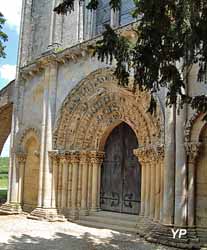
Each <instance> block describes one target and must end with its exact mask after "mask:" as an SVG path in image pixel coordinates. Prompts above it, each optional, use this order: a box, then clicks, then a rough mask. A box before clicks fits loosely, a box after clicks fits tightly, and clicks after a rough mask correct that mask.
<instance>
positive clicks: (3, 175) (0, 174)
mask: <svg viewBox="0 0 207 250" xmlns="http://www.w3.org/2000/svg"><path fill="white" fill-rule="evenodd" d="M8 168H9V158H8V157H0V188H7V185H8Z"/></svg>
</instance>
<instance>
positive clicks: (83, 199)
mask: <svg viewBox="0 0 207 250" xmlns="http://www.w3.org/2000/svg"><path fill="white" fill-rule="evenodd" d="M82 168H83V173H82V195H81V210H82V213H83V214H87V191H88V163H87V162H85V163H83V165H82Z"/></svg>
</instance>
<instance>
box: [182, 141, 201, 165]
mask: <svg viewBox="0 0 207 250" xmlns="http://www.w3.org/2000/svg"><path fill="white" fill-rule="evenodd" d="M200 146H201V143H200V142H185V149H186V153H187V156H188V157H189V161H190V162H195V160H196V157H197V156H198V153H199V149H200Z"/></svg>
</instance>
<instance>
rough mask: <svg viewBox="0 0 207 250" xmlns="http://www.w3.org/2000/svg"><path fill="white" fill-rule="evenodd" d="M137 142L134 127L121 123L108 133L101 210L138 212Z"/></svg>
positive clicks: (102, 176) (102, 172)
mask: <svg viewBox="0 0 207 250" xmlns="http://www.w3.org/2000/svg"><path fill="white" fill-rule="evenodd" d="M136 148H138V141H137V137H136V135H135V133H134V131H133V130H132V129H131V127H130V126H129V125H128V124H126V123H124V122H122V123H121V124H119V125H118V126H117V127H115V128H114V129H113V130H112V132H111V134H110V135H109V136H108V138H107V141H106V144H105V147H104V151H105V158H104V161H103V164H102V168H101V194H100V196H101V197H100V206H101V209H102V210H105V211H112V212H119V213H128V214H139V210H140V201H141V168H140V166H139V163H138V160H137V158H136V157H135V156H134V154H133V149H136Z"/></svg>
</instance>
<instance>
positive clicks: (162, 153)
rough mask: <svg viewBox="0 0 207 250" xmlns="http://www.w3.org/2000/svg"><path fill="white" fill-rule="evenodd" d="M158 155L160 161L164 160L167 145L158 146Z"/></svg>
mask: <svg viewBox="0 0 207 250" xmlns="http://www.w3.org/2000/svg"><path fill="white" fill-rule="evenodd" d="M156 153H157V159H158V160H164V156H165V145H164V144H159V145H157V146H156Z"/></svg>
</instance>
